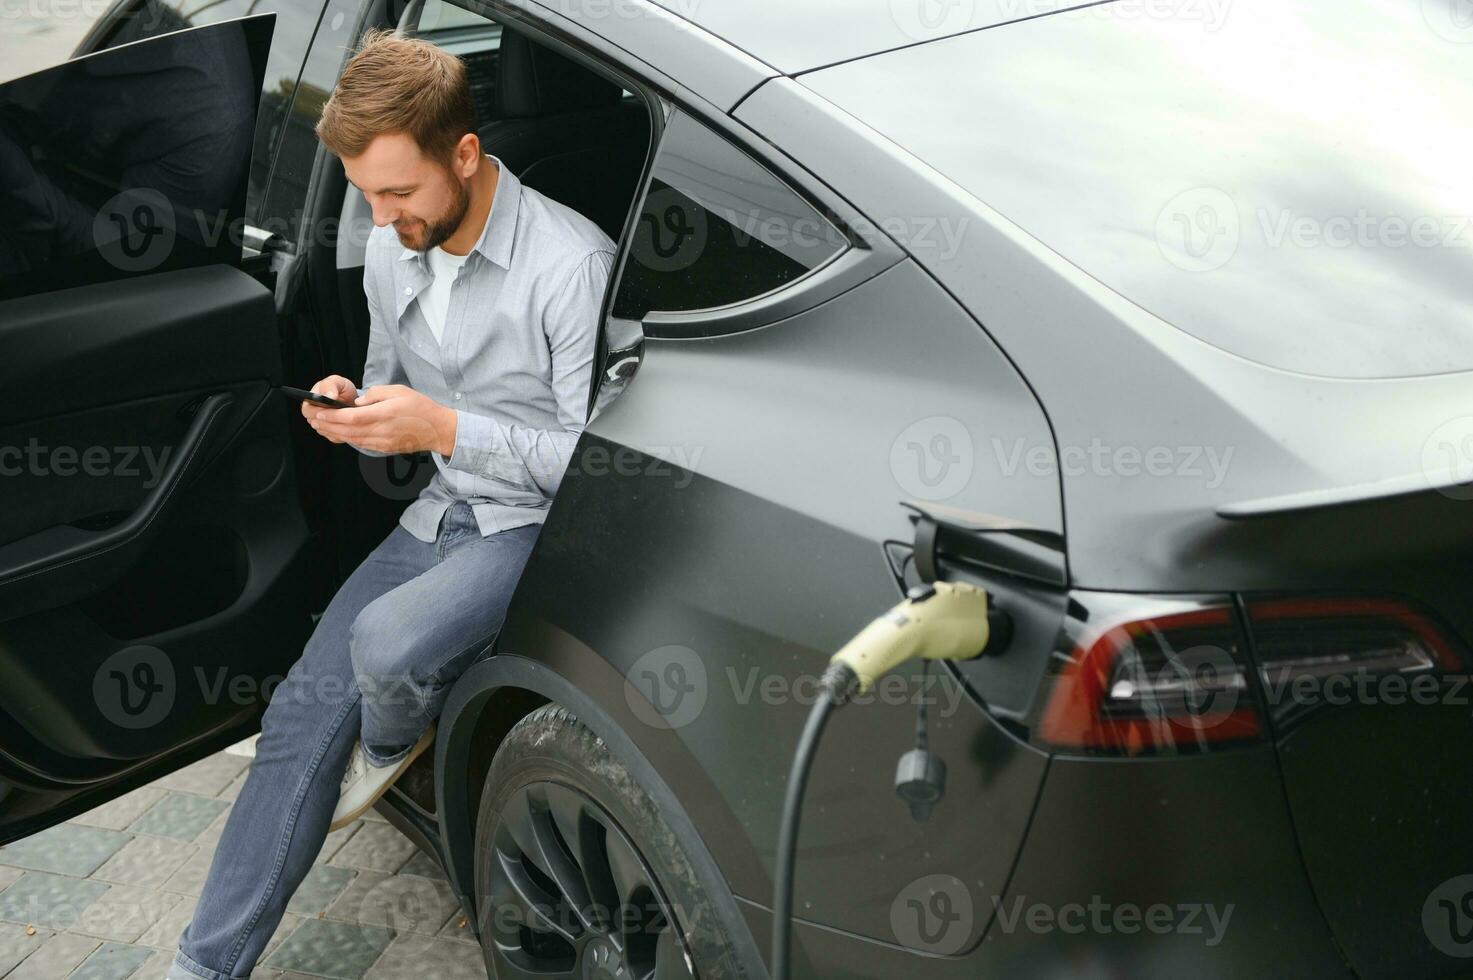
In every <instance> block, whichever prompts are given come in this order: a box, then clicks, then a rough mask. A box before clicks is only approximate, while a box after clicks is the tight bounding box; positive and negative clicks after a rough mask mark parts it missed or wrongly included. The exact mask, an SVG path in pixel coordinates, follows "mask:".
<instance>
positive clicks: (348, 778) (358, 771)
mask: <svg viewBox="0 0 1473 980" xmlns="http://www.w3.org/2000/svg"><path fill="white" fill-rule="evenodd" d="M434 740H435V726H434V725H431V726H430V727H429V728H428V729H426V730H425V733H424V734H423V735H421V736H420V737H419V741H418V742H415V743H414V747H413V748H411V749H410V750H409V752H408V754H406V755H405V756H404V758H402V759H400V760H399V761H398V762H395V763H394V764H393V765H389V766H375V765H374V764H373V763H371V762H369V761H368V756H366V755H364V754H363V742H362V741H361V740H360V741H357V742H354V743H353V754H352V755H351V756H349V757H348V769H347V771H346V772H344V773H343V787H342V791H341V795H340V796H339V797H338V807H337V809H336V810H334V811H333V814H332V824H331V825H330V826H329V827H328V828H327V829H328V830H329V831H333V830H337V829H338V828H340V827H346V826H348V824H350V823H352V822H353V821H354V820H357V819H358V818H359V817H361V816H363V814H365V813H367V812H368V808H369V807H371V806H373V805H374V804H375V803H377V802H378V800H379V797H381V796H383V795H384V793H386V792H388V789H389V787H390V786H392V785H394V781H395V780H397V779H398V778H399V777H400V776H402V775H404V773H405V771H406V770H408V769H409V765H410V763H412V762H414V760H415V759H418V758H419V755H420V753H421V752H423V751H424V750H425V749H427V748H429V747H430V743H431V742H433V741H434Z"/></svg>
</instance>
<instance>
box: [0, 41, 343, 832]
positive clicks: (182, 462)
mask: <svg viewBox="0 0 1473 980" xmlns="http://www.w3.org/2000/svg"><path fill="white" fill-rule="evenodd" d="M274 20H275V17H274V15H265V16H258V17H249V18H243V19H240V20H234V21H226V22H222V23H218V24H212V25H210V26H207V27H201V28H198V29H193V30H185V31H179V32H177V33H173V34H167V35H164V36H160V37H154V38H149V39H147V40H142V41H138V42H135V43H132V44H127V45H124V46H122V47H117V48H112V49H108V50H105V51H101V52H98V53H96V54H92V55H89V56H87V57H84V58H80V59H76V60H73V61H69V62H66V63H64V64H61V65H58V66H56V67H54V68H51V69H48V70H46V71H43V72H38V73H36V74H33V75H29V76H26V77H24V78H20V79H16V80H13V81H11V82H8V83H5V84H4V85H0V215H3V216H4V217H3V220H0V503H3V506H0V843H4V842H6V841H9V840H13V839H15V838H17V837H21V836H25V835H27V834H29V833H32V832H34V831H36V830H39V829H42V828H43V827H45V826H47V825H49V824H52V823H55V822H58V821H60V820H62V819H65V818H67V817H69V816H71V815H73V814H74V813H77V812H80V811H82V810H84V809H87V808H90V807H92V806H95V805H97V804H99V803H102V802H104V801H105V800H107V799H109V798H111V797H113V796H116V795H118V794H120V793H122V792H124V791H126V790H128V789H131V788H132V787H134V786H136V785H138V784H140V783H142V782H146V781H148V780H150V779H153V778H156V777H157V776H159V775H162V774H163V773H164V772H166V771H168V770H170V769H173V768H177V767H178V766H181V765H183V764H185V763H187V762H190V761H193V760H194V759H196V758H198V757H200V756H202V755H204V754H207V753H208V752H211V751H213V750H215V749H217V748H219V747H220V746H221V745H223V744H226V743H228V742H229V741H231V740H232V739H235V738H239V737H243V736H244V735H246V734H248V733H249V732H250V731H253V730H254V727H255V725H256V723H257V719H258V716H259V709H260V708H261V707H263V706H264V703H265V700H266V697H267V696H269V693H270V680H271V678H273V677H279V676H280V675H281V674H282V673H284V672H285V670H286V668H287V667H288V666H289V665H290V664H291V662H292V661H293V660H294V659H295V658H296V657H297V656H298V655H299V654H300V652H301V647H302V644H303V642H304V641H305V639H306V637H307V636H308V634H309V632H310V630H311V625H312V620H311V616H310V606H311V601H312V597H313V596H315V595H317V594H319V593H320V587H321V583H317V582H314V581H313V575H314V570H315V569H317V568H318V567H320V566H321V565H322V564H323V563H321V562H316V561H310V560H309V554H308V553H309V540H310V538H309V534H308V529H307V523H306V521H305V519H304V515H303V511H302V505H301V502H300V499H299V496H298V493H297V486H296V477H295V473H294V469H293V466H292V452H291V445H290V441H289V433H290V430H289V428H288V426H289V425H290V424H291V423H292V422H293V421H295V420H294V418H293V417H292V416H291V415H290V414H288V413H290V412H295V411H296V409H295V406H294V405H293V404H291V403H289V402H288V401H287V400H286V399H285V398H283V397H281V396H280V395H279V394H277V393H276V392H274V391H273V390H272V389H273V386H274V385H276V384H278V383H280V380H281V378H280V375H281V372H282V365H281V358H280V354H279V351H278V339H277V337H278V334H277V325H276V312H275V306H274V301H273V297H272V295H271V292H270V290H268V289H267V288H266V286H264V285H263V284H262V283H260V282H258V281H257V280H256V279H254V278H252V277H251V276H250V275H248V274H247V273H246V272H245V271H243V270H242V268H241V239H242V234H243V231H244V224H243V220H242V214H243V209H244V200H245V192H246V181H247V173H248V167H249V166H250V162H251V160H250V155H251V145H252V137H253V132H254V128H255V117H256V105H257V99H258V96H259V93H260V91H261V79H262V74H263V70H264V65H265V62H266V55H267V53H268V51H269V48H270V43H271V35H272V28H273V24H274Z"/></svg>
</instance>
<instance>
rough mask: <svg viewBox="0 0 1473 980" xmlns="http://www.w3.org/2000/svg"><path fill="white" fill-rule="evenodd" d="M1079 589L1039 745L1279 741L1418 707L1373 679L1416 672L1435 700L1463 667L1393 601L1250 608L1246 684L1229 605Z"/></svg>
mask: <svg viewBox="0 0 1473 980" xmlns="http://www.w3.org/2000/svg"><path fill="white" fill-rule="evenodd" d="M1072 595H1073V598H1074V602H1073V603H1071V606H1073V607H1074V608H1075V609H1076V610H1077V612H1076V614H1075V615H1074V616H1071V619H1070V627H1069V629H1068V630H1067V631H1066V634H1067V635H1068V636H1069V637H1071V641H1070V642H1068V643H1066V644H1065V648H1066V649H1067V651H1068V652H1067V653H1060V654H1057V655H1055V657H1054V658H1053V660H1052V661H1051V664H1050V669H1049V687H1048V696H1047V699H1046V700H1045V702H1044V704H1043V708H1042V711H1041V712H1040V713H1039V715H1038V716H1037V718H1038V720H1037V724H1036V726H1035V728H1034V737H1035V738H1036V739H1037V740H1038V741H1040V742H1041V743H1043V744H1044V745H1046V746H1047V747H1049V748H1052V749H1058V750H1062V751H1066V752H1067V751H1078V752H1085V753H1089V754H1121V755H1139V754H1146V753H1158V754H1159V753H1179V752H1191V751H1201V750H1204V749H1208V748H1213V747H1216V746H1218V745H1222V744H1227V743H1235V742H1246V741H1252V740H1255V739H1259V738H1262V737H1263V736H1265V735H1266V734H1267V733H1268V724H1267V719H1269V718H1271V719H1272V722H1273V726H1272V727H1273V730H1274V732H1275V733H1276V734H1279V735H1282V734H1283V733H1284V732H1286V731H1287V730H1288V729H1289V728H1290V727H1291V726H1292V725H1294V724H1297V723H1298V722H1299V721H1301V720H1303V719H1304V718H1306V717H1308V716H1309V715H1310V714H1312V713H1314V712H1316V711H1318V710H1320V709H1321V708H1324V707H1329V706H1338V705H1345V704H1360V703H1368V704H1369V703H1379V702H1380V700H1385V701H1386V703H1398V702H1397V701H1395V700H1393V698H1399V699H1400V703H1406V702H1407V700H1416V698H1415V697H1412V698H1410V699H1409V698H1408V697H1407V694H1406V692H1405V691H1404V690H1403V688H1404V687H1405V685H1403V684H1401V683H1398V684H1397V685H1396V686H1394V687H1388V689H1387V690H1386V691H1382V690H1381V688H1380V687H1378V686H1377V684H1376V683H1375V682H1376V681H1377V680H1378V679H1382V680H1384V679H1385V678H1388V677H1393V676H1395V677H1399V678H1416V679H1417V684H1418V685H1420V687H1418V688H1416V689H1414V690H1413V694H1414V695H1415V694H1416V693H1417V692H1418V691H1422V690H1423V689H1426V696H1427V697H1428V698H1434V697H1435V696H1436V694H1437V685H1438V684H1441V683H1443V681H1442V680H1441V679H1442V678H1444V677H1446V676H1447V675H1456V674H1461V673H1463V671H1464V664H1465V657H1464V655H1463V652H1462V648H1461V646H1460V645H1459V644H1458V643H1457V641H1456V640H1455V638H1454V637H1453V636H1452V635H1451V634H1449V633H1448V632H1446V631H1445V630H1444V629H1443V628H1442V627H1441V626H1439V625H1438V624H1437V623H1436V622H1434V621H1433V620H1432V618H1431V617H1429V616H1428V615H1426V614H1425V613H1422V612H1420V611H1419V610H1417V609H1415V608H1414V607H1412V606H1410V605H1408V604H1406V603H1404V602H1401V601H1399V600H1395V599H1383V598H1371V597H1354V596H1331V597H1316V596H1298V597H1282V598H1271V599H1254V600H1251V601H1249V602H1247V603H1246V604H1245V607H1246V611H1247V618H1248V622H1249V624H1250V628H1251V630H1252V649H1253V658H1252V659H1253V662H1255V663H1257V665H1258V677H1257V678H1251V677H1250V676H1249V668H1248V667H1247V664H1248V663H1249V662H1250V661H1249V658H1248V656H1247V655H1246V652H1245V649H1246V646H1247V644H1246V639H1245V637H1243V635H1242V633H1241V631H1240V629H1239V627H1238V625H1237V622H1236V618H1235V616H1234V614H1233V609H1232V606H1231V605H1230V604H1229V603H1228V601H1227V600H1226V599H1222V600H1217V601H1211V600H1193V599H1173V598H1169V597H1165V596H1157V597H1151V596H1127V595H1118V594H1110V593H1084V592H1075V593H1073V594H1072ZM1250 681H1252V683H1250ZM1383 695H1385V696H1384V697H1383ZM1261 709H1262V710H1261Z"/></svg>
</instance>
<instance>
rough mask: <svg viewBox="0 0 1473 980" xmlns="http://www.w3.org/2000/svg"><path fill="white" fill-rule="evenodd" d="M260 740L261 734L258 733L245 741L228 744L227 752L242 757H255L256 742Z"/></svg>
mask: <svg viewBox="0 0 1473 980" xmlns="http://www.w3.org/2000/svg"><path fill="white" fill-rule="evenodd" d="M260 740H261V736H260V735H259V734H256V735H252V736H251V737H250V738H248V739H246V740H245V741H243V742H236V743H235V744H234V745H227V746H226V747H225V754H226V755H235V756H239V757H240V758H242V759H254V758H255V757H256V743H257V742H259V741H260Z"/></svg>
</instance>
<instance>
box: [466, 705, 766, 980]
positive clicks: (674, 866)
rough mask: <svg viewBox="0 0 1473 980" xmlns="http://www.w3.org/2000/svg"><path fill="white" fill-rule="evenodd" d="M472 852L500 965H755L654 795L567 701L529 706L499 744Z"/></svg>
mask: <svg viewBox="0 0 1473 980" xmlns="http://www.w3.org/2000/svg"><path fill="white" fill-rule="evenodd" d="M475 860H476V865H475V874H476V881H475V884H476V896H477V902H476V908H477V918H478V920H479V923H478V924H479V926H480V935H481V942H482V945H483V947H484V949H485V955H486V968H487V972H488V973H489V974H490V976H491V977H493V978H498V980H512V978H522V977H527V976H529V975H535V976H537V977H539V978H542V977H546V978H549V980H550V978H552V977H568V978H574V977H576V978H580V980H582V978H597V980H680V978H685V977H691V978H694V977H700V978H702V980H714V978H742V980H745V978H747V977H748V976H749V975H750V974H749V973H748V972H747V971H746V970H745V969H743V967H742V963H741V959H740V955H739V953H738V947H737V944H736V939H735V938H734V935H733V929H732V928H731V926H730V924H729V920H728V919H727V917H726V916H724V915H722V914H721V912H720V910H719V909H718V907H717V903H716V902H713V901H712V898H711V895H710V892H709V891H708V889H707V887H706V886H703V885H702V883H701V882H700V881H699V880H698V877H697V873H696V867H697V865H696V863H695V862H693V861H692V860H691V857H690V855H688V854H687V853H686V851H685V849H684V848H683V847H682V846H681V844H680V842H679V841H678V840H677V839H676V835H675V834H674V833H673V832H672V831H671V829H670V827H669V826H668V823H667V821H666V820H665V819H664V818H663V817H662V815H661V813H660V810H659V807H658V806H657V805H656V803H655V801H654V799H653V798H652V797H651V796H650V794H649V793H648V792H647V791H646V790H645V788H644V787H643V786H641V785H640V784H639V783H638V781H636V779H635V778H634V777H633V776H632V775H631V774H630V772H629V770H628V769H627V768H626V767H625V766H624V765H623V763H621V762H620V761H619V760H618V759H617V758H615V757H614V755H613V753H612V752H611V751H610V750H609V748H608V746H607V745H605V744H604V742H603V740H602V739H600V738H599V737H598V736H597V735H595V734H594V733H593V732H592V731H590V730H589V729H588V728H586V727H585V726H584V725H583V724H582V723H580V722H579V721H578V719H577V718H575V717H574V716H573V715H572V713H571V712H569V711H568V710H567V709H566V708H563V707H561V706H559V705H555V704H549V705H545V706H543V707H541V708H539V709H538V710H536V711H534V712H533V713H532V714H530V715H528V716H527V717H526V718H523V719H522V720H521V721H520V722H518V723H517V724H516V725H515V726H514V727H513V728H512V730H511V731H510V732H509V733H508V734H507V736H506V739H505V740H504V741H503V742H502V744H501V746H500V747H499V748H498V749H497V752H496V757H495V758H494V759H493V760H492V763H491V768H490V771H489V772H488V773H487V775H486V784H485V787H484V788H483V790H482V793H481V804H480V810H479V813H478V815H477V819H476V849H475ZM712 887H720V885H713V886H712ZM727 904H728V906H730V903H729V902H728V903H727ZM672 922H673V924H674V927H673V928H672V926H671V923H672Z"/></svg>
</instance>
